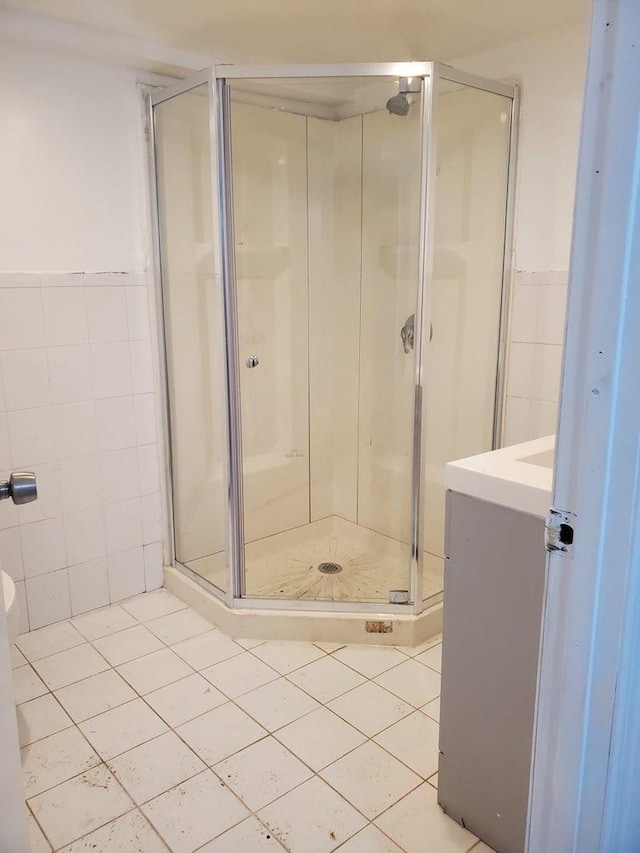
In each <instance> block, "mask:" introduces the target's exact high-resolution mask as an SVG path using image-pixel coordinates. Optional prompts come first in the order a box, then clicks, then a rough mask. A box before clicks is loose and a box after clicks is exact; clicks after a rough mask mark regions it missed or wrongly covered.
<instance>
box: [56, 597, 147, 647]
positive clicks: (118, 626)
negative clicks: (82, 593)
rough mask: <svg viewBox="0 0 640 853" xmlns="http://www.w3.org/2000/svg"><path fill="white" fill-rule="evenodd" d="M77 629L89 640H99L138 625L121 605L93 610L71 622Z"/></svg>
mask: <svg viewBox="0 0 640 853" xmlns="http://www.w3.org/2000/svg"><path fill="white" fill-rule="evenodd" d="M71 621H72V622H73V624H74V625H75V627H76V628H77V629H78V631H80V633H81V634H84V636H85V637H86V638H87V640H97V639H99V638H100V637H106V636H108V635H109V634H115V633H116V631H124V630H125V629H126V628H132V627H133V626H134V625H136V620H135V619H134V618H133V616H131V615H130V614H129V613H127V611H126V610H123V609H122V607H120V605H119V604H112V605H111V606H110V607H103V608H101V609H100V610H93V611H92V612H91V613H83V614H82V615H81V616H76V617H74V619H72V620H71Z"/></svg>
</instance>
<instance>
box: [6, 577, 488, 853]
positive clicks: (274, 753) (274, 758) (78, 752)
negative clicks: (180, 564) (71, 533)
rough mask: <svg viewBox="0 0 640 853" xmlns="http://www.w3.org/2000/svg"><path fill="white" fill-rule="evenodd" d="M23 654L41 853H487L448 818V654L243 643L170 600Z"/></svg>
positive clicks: (78, 625)
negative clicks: (443, 752) (442, 710)
mask: <svg viewBox="0 0 640 853" xmlns="http://www.w3.org/2000/svg"><path fill="white" fill-rule="evenodd" d="M17 645H18V648H19V650H18V649H16V650H15V652H14V677H15V684H16V696H17V702H18V722H19V730H20V740H21V745H22V759H23V767H24V778H25V790H26V796H27V805H28V818H29V828H30V833H31V841H32V849H33V851H38V853H39V851H51V850H52V849H53V850H56V851H58V850H59V851H64V853H80V851H89V850H91V851H98V853H100V851H105V853H110V851H126V853H135V851H143V853H156V851H157V853H160V851H165V853H166V851H167V850H172V851H176V853H183V851H184V853H190V851H196V850H197V851H207V853H261V851H269V850H271V851H278V850H280V851H282V850H288V851H292V853H325V851H326V853H328V851H332V850H339V851H342V853H365V851H366V853H394V851H395V852H396V853H397V851H405V853H465V852H466V851H470V850H474V853H481V851H482V850H487V849H488V848H486V847H484V845H481V844H480V843H479V842H478V840H477V839H476V838H475V837H474V836H473V835H471V834H470V833H469V832H467V831H466V830H464V829H462V828H461V827H460V826H458V825H457V824H456V823H454V822H453V821H452V820H450V819H449V818H447V817H446V816H445V815H444V814H443V813H442V811H441V810H440V808H439V806H438V804H437V793H436V788H437V772H436V771H437V766H438V719H439V693H440V674H439V671H440V652H441V648H440V646H439V644H438V641H437V639H436V640H434V641H433V642H432V643H425V644H423V645H422V646H421V647H419V648H417V649H403V648H397V649H394V648H388V647H385V648H382V647H366V648H365V647H361V646H338V645H335V644H333V645H330V644H324V643H323V644H312V643H285V642H264V643H260V642H257V641H255V640H251V641H249V640H247V641H242V640H238V641H233V640H231V639H229V638H228V637H226V636H225V635H224V634H222V632H221V631H218V630H217V629H215V628H213V627H212V626H211V625H210V624H209V623H208V622H206V621H205V620H204V619H203V618H202V617H201V616H199V615H198V614H197V613H195V612H194V611H192V610H190V609H189V608H188V607H186V606H185V605H184V604H183V603H182V602H181V601H180V600H179V599H177V598H175V597H174V596H172V595H171V594H169V593H168V592H166V591H165V590H159V591H158V592H154V593H149V594H145V595H140V596H137V597H136V598H132V599H130V600H129V601H125V602H123V603H122V604H120V605H114V606H112V607H107V608H104V609H103V610H99V611H95V612H93V613H88V614H85V615H83V616H79V617H77V618H75V619H71V620H69V621H67V622H62V623H59V624H56V625H51V626H49V627H47V628H42V629H40V630H39V631H35V632H32V633H30V634H25V635H23V636H22V637H20V638H19V639H18V643H17ZM416 745H419V746H420V749H419V750H416Z"/></svg>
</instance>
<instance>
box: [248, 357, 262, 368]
mask: <svg viewBox="0 0 640 853" xmlns="http://www.w3.org/2000/svg"><path fill="white" fill-rule="evenodd" d="M245 364H246V365H247V367H257V366H258V365H259V364H260V359H259V358H258V356H257V355H250V356H249V358H248V359H247V360H246V361H245Z"/></svg>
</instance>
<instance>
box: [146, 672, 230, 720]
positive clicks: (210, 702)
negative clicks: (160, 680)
mask: <svg viewBox="0 0 640 853" xmlns="http://www.w3.org/2000/svg"><path fill="white" fill-rule="evenodd" d="M145 699H146V701H147V702H148V703H149V704H150V705H151V707H152V708H154V709H155V710H156V711H157V712H158V714H160V716H161V717H162V719H163V720H166V722H167V723H169V725H170V726H171V727H172V728H175V727H176V726H179V725H181V724H182V723H186V722H187V721H188V720H192V719H193V718H194V717H199V716H200V714H204V713H205V712H206V711H210V710H211V709H212V708H217V707H218V705H222V704H223V703H224V702H226V701H227V697H226V696H223V695H222V693H220V691H219V690H216V688H215V687H212V686H211V684H210V683H209V682H208V681H207V680H206V679H205V678H203V677H202V676H201V675H198V673H196V672H194V673H193V675H189V676H187V677H186V678H182V679H180V681H174V682H173V684H168V685H167V686H166V687H161V688H160V689H159V690H154V691H153V692H152V693H147V694H146V696H145Z"/></svg>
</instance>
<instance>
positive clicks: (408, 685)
mask: <svg viewBox="0 0 640 853" xmlns="http://www.w3.org/2000/svg"><path fill="white" fill-rule="evenodd" d="M375 680H376V682H377V683H378V684H380V685H381V686H382V687H384V688H385V689H386V690H390V691H391V693H395V695H396V696H399V697H400V698H401V699H403V700H404V701H405V702H408V703H409V704H410V705H413V707H414V708H419V707H420V706H421V705H424V704H426V703H427V702H430V701H431V700H432V699H435V698H436V696H439V695H440V676H439V675H438V673H437V672H434V671H433V670H432V669H429V667H428V666H424V664H421V663H418V662H417V661H415V660H408V661H406V662H405V663H401V664H400V665H399V666H395V667H394V668H393V669H390V670H389V671H388V672H383V673H382V675H379V676H378V677H377V678H376V679H375Z"/></svg>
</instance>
